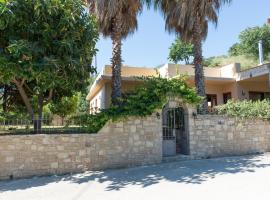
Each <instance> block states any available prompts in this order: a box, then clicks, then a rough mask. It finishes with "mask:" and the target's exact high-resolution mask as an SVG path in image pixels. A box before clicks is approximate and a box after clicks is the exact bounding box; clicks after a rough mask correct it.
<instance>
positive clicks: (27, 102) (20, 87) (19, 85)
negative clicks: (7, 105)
mask: <svg viewBox="0 0 270 200" xmlns="http://www.w3.org/2000/svg"><path fill="white" fill-rule="evenodd" d="M13 83H15V85H16V87H17V88H18V91H19V93H20V95H21V97H22V100H23V102H24V104H25V106H26V108H27V111H28V113H29V115H30V117H31V119H32V120H34V111H33V108H32V106H31V103H30V100H29V98H28V96H27V94H26V92H25V90H24V88H23V84H22V83H20V81H17V80H16V79H14V80H13Z"/></svg>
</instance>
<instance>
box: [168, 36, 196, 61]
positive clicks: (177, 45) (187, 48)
mask: <svg viewBox="0 0 270 200" xmlns="http://www.w3.org/2000/svg"><path fill="white" fill-rule="evenodd" d="M192 57H193V45H192V44H190V43H185V42H183V41H182V40H181V39H176V40H175V41H174V43H173V44H172V45H171V47H170V53H169V60H170V61H172V62H174V63H175V64H177V63H179V62H181V61H185V63H186V64H190V59H191V58H192Z"/></svg>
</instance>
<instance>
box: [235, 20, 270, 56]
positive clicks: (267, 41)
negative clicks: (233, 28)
mask: <svg viewBox="0 0 270 200" xmlns="http://www.w3.org/2000/svg"><path fill="white" fill-rule="evenodd" d="M239 40H240V43H239V46H238V48H239V50H240V52H241V53H242V54H245V55H248V56H252V57H253V59H257V58H258V54H259V48H258V42H259V41H260V40H262V42H263V52H264V58H265V59H266V58H267V56H268V55H269V53H270V25H267V24H265V25H263V26H261V27H259V26H257V27H253V28H247V29H246V30H244V31H243V32H241V33H240V35H239ZM233 47H235V46H233Z"/></svg>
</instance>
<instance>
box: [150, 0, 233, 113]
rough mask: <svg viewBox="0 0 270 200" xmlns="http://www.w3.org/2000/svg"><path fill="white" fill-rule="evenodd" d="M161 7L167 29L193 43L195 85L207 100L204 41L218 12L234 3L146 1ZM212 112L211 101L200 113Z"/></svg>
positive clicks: (176, 0) (228, 0)
mask: <svg viewBox="0 0 270 200" xmlns="http://www.w3.org/2000/svg"><path fill="white" fill-rule="evenodd" d="M146 1H147V2H148V3H151V2H153V3H154V5H155V7H156V8H159V9H160V10H161V11H162V12H163V14H164V17H165V20H166V29H167V30H168V31H169V32H174V33H177V34H178V35H180V37H181V39H182V40H183V41H184V42H190V43H191V44H193V52H194V65H195V85H196V88H197V93H198V95H200V96H202V97H206V93H205V83H204V70H203V56H202V42H203V41H204V40H205V38H206V37H207V33H208V24H209V22H212V23H214V24H215V25H217V23H218V12H219V10H220V8H221V6H222V5H223V4H224V3H228V2H230V0H200V1H198V0H188V1H187V0H146ZM207 112H208V105H207V100H206V99H205V101H204V102H203V104H202V105H201V107H200V113H202V114H205V113H207Z"/></svg>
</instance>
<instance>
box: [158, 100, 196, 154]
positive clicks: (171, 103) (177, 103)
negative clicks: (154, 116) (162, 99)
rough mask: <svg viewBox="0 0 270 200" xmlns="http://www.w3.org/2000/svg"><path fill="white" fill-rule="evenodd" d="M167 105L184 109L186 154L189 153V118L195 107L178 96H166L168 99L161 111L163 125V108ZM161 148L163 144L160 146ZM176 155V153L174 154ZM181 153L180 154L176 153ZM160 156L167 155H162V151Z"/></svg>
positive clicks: (171, 107)
mask: <svg viewBox="0 0 270 200" xmlns="http://www.w3.org/2000/svg"><path fill="white" fill-rule="evenodd" d="M166 106H168V107H167V108H169V109H175V108H179V107H182V108H183V111H184V126H185V131H186V136H187V155H191V150H190V133H191V132H190V120H191V119H192V117H193V113H196V109H195V108H194V107H193V106H191V105H188V104H185V103H183V101H182V100H181V99H179V98H168V101H167V102H166V103H165V104H164V105H163V107H162V110H161V113H162V120H161V123H162V126H163V110H164V109H165V107H166ZM163 141H164V140H163V128H162V145H163ZM162 149H163V146H162ZM176 155H177V154H176ZM178 155H182V154H178ZM162 157H167V156H164V155H163V152H162Z"/></svg>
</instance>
